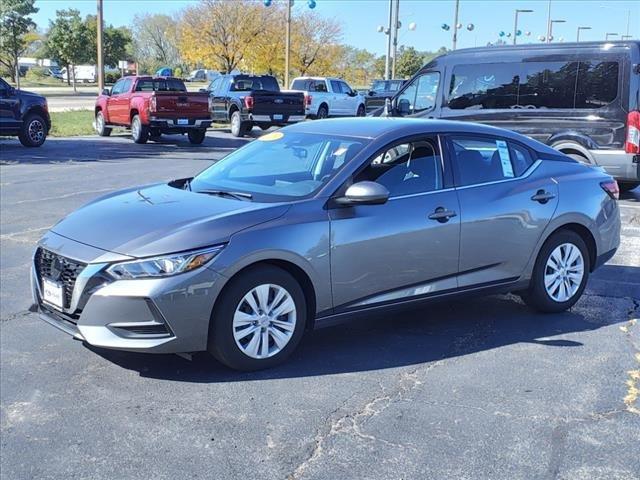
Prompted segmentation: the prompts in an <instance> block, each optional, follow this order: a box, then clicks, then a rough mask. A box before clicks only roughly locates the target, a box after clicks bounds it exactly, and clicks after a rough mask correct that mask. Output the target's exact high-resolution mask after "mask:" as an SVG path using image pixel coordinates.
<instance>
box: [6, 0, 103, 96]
mask: <svg viewBox="0 0 640 480" xmlns="http://www.w3.org/2000/svg"><path fill="white" fill-rule="evenodd" d="M3 1H4V0H3ZM47 51H48V53H49V55H50V56H51V58H53V59H54V60H55V61H56V62H58V65H65V66H66V67H67V72H69V73H71V75H67V83H69V79H70V78H69V77H72V82H73V90H74V91H75V90H76V76H75V69H74V68H73V67H74V66H75V65H79V64H81V63H83V62H88V61H90V59H91V56H92V52H93V50H92V41H91V38H90V36H89V31H88V29H87V25H86V24H85V23H84V22H83V21H82V19H81V18H80V12H79V11H78V10H76V9H73V8H70V9H69V10H58V11H56V19H55V20H54V21H52V22H50V25H49V34H48V37H47ZM70 67H71V68H70Z"/></svg>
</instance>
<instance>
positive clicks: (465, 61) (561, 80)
mask: <svg viewBox="0 0 640 480" xmlns="http://www.w3.org/2000/svg"><path fill="white" fill-rule="evenodd" d="M639 64H640V42H639V41H637V40H635V41H632V40H630V41H621V42H580V43H558V44H534V45H522V46H520V45H519V46H508V47H489V48H473V49H464V50H456V51H454V52H450V53H448V54H446V55H443V56H440V57H438V58H435V59H434V60H432V61H431V62H429V63H428V64H427V65H425V66H424V67H423V68H422V69H421V70H420V71H419V72H418V73H417V74H416V75H415V76H414V77H413V78H412V79H411V81H410V82H408V83H407V85H405V86H404V87H403V89H402V91H400V92H399V93H398V94H397V95H396V96H395V97H394V99H393V101H392V102H391V105H390V107H391V108H390V112H389V113H390V114H391V115H395V116H409V117H422V118H445V119H451V120H467V121H472V122H481V123H488V124H492V125H495V126H499V127H503V128H508V129H511V130H514V131H517V132H520V133H523V134H525V135H528V136H530V137H532V138H535V139H536V140H540V141H541V142H543V143H546V144H547V145H551V146H552V147H554V148H556V149H557V150H559V151H561V152H563V153H566V154H567V155H570V156H571V157H573V158H575V159H577V160H579V161H581V162H584V163H587V164H591V165H600V166H602V167H604V169H605V170H606V171H607V172H608V173H609V174H611V175H612V176H613V177H615V178H616V179H617V180H618V182H619V184H620V188H621V189H622V190H623V191H624V190H631V189H633V188H636V187H637V186H638V185H640V155H639V154H640V112H639V105H638V102H639V101H640V100H639V98H640V67H638V65H639ZM381 113H382V109H381V110H380V111H379V112H377V114H381Z"/></svg>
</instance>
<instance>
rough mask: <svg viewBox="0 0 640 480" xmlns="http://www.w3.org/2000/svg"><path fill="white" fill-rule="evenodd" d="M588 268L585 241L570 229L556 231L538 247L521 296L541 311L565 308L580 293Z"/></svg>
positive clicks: (571, 303) (575, 299) (587, 277)
mask: <svg viewBox="0 0 640 480" xmlns="http://www.w3.org/2000/svg"><path fill="white" fill-rule="evenodd" d="M590 268H591V265H590V261H589V252H588V251H587V246H586V244H585V243H584V240H582V238H581V237H580V236H579V235H578V234H577V233H575V232H572V231H570V230H563V231H560V232H557V233H555V234H554V235H552V236H551V237H550V238H549V239H548V240H547V241H546V242H545V244H544V245H543V246H542V248H541V249H540V253H538V258H537V259H536V263H535V266H534V268H533V276H532V277H531V284H530V286H529V289H528V290H527V291H526V292H524V293H523V294H521V297H522V299H523V300H524V302H525V303H526V304H527V305H528V306H530V307H531V308H533V309H535V310H538V311H540V312H546V313H556V312H562V311H564V310H567V309H569V308H571V307H572V306H573V305H574V304H575V303H576V302H577V301H578V300H579V299H580V297H581V296H582V293H583V292H584V289H585V287H586V285H587V280H588V279H589V272H590Z"/></svg>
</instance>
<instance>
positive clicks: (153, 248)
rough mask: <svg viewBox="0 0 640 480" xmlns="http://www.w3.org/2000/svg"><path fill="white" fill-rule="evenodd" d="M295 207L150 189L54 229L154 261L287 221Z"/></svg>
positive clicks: (115, 198) (88, 208)
mask: <svg viewBox="0 0 640 480" xmlns="http://www.w3.org/2000/svg"><path fill="white" fill-rule="evenodd" d="M288 208H289V206H288V205H286V204H281V203H258V202H249V201H245V200H235V199H229V198H223V197H216V196H211V195H206V194H202V193H195V192H191V191H188V190H182V189H179V188H174V187H171V186H169V185H167V184H160V185H150V186H146V187H139V188H133V189H129V190H123V191H119V192H115V193H112V194H109V195H106V196H104V197H101V198H98V199H97V200H94V201H93V202H91V203H89V204H88V205H85V206H84V207H82V208H80V209H78V210H76V211H75V212H73V213H71V214H70V215H68V216H67V217H65V218H64V219H62V220H61V221H60V222H58V223H57V224H56V225H54V226H53V228H52V229H51V231H52V232H54V233H56V234H58V235H61V236H63V237H66V238H69V239H71V240H75V241H76V242H80V243H84V244H86V245H90V246H92V247H96V248H99V249H102V250H107V251H110V252H114V253H118V254H121V255H127V256H132V257H148V256H154V255H162V254H166V253H172V252H180V251H185V250H190V249H195V248H201V247H207V246H210V245H215V244H218V243H223V242H226V241H228V240H229V238H230V237H231V235H233V234H234V233H236V232H239V231H240V230H244V229H246V228H249V227H252V226H254V225H257V224H259V223H264V222H267V221H269V220H273V219H275V218H278V217H279V216H281V215H283V214H284V213H285V212H286V211H287V210H288Z"/></svg>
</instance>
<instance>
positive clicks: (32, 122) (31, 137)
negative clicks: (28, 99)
mask: <svg viewBox="0 0 640 480" xmlns="http://www.w3.org/2000/svg"><path fill="white" fill-rule="evenodd" d="M47 133H49V132H48V131H47V124H46V122H45V121H44V118H42V117H41V116H40V115H38V114H37V113H29V114H28V115H27V116H26V118H25V119H24V122H23V124H22V128H21V129H20V133H19V134H18V140H20V143H21V144H22V145H24V146H25V147H39V146H40V145H42V144H43V143H44V141H45V140H46V139H47Z"/></svg>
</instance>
